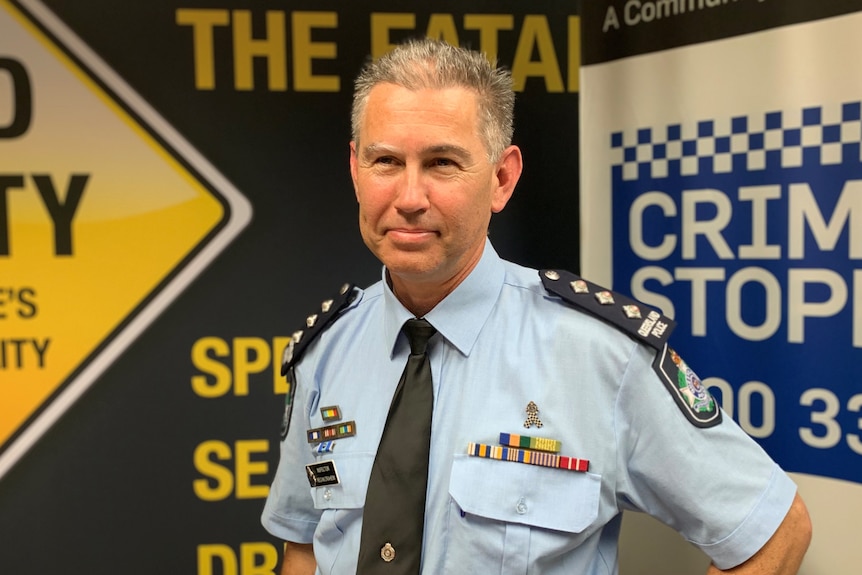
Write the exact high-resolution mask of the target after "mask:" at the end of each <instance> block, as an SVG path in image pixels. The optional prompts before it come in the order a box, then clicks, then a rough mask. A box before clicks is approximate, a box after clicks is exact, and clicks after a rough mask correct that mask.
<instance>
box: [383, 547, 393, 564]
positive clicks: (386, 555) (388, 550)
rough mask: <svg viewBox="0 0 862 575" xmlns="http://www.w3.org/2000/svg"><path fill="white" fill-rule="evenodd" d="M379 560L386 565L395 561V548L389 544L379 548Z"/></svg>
mask: <svg viewBox="0 0 862 575" xmlns="http://www.w3.org/2000/svg"><path fill="white" fill-rule="evenodd" d="M380 558H381V559H383V560H384V561H386V562H387V563H390V562H392V560H393V559H395V547H393V546H392V544H391V543H387V544H386V545H384V546H383V547H381V548H380Z"/></svg>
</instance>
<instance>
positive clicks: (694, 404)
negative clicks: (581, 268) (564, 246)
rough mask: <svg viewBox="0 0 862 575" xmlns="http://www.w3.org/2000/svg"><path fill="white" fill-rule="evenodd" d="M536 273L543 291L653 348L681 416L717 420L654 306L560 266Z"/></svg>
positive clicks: (707, 423) (706, 422) (670, 324)
mask: <svg viewBox="0 0 862 575" xmlns="http://www.w3.org/2000/svg"><path fill="white" fill-rule="evenodd" d="M539 276H540V277H541V278H542V284H543V285H544V286H545V289H547V290H548V291H549V292H551V293H553V294H555V295H558V296H560V297H561V298H562V299H563V300H564V301H566V302H568V303H569V304H571V305H572V306H574V307H576V308H578V309H580V310H582V311H584V312H586V313H589V314H590V315H593V316H595V317H598V318H599V319H601V320H603V321H605V322H606V323H609V324H610V325H612V326H614V327H616V328H618V329H620V330H621V331H623V332H624V333H627V334H628V335H630V336H631V337H633V338H635V339H636V340H638V341H641V342H643V343H645V344H647V345H649V346H650V347H652V348H654V349H656V350H657V351H658V353H657V354H656V357H655V360H654V361H653V364H652V368H653V371H654V372H655V373H656V375H658V376H659V379H660V380H661V381H662V383H664V385H665V387H666V388H667V390H668V391H669V392H670V394H671V396H672V397H673V399H674V401H675V403H676V404H677V407H679V409H680V410H681V411H682V413H683V415H685V417H686V419H688V421H689V422H690V423H691V424H692V425H695V426H697V427H701V428H706V427H712V426H714V425H718V424H719V423H721V410H720V409H718V405H717V404H716V402H715V399H713V398H712V396H711V395H710V394H709V391H708V390H707V389H706V387H705V386H704V385H703V383H702V382H701V381H700V378H698V377H697V375H696V374H695V373H694V372H693V371H692V370H691V368H690V367H688V365H686V363H685V362H684V361H683V360H682V358H680V357H679V355H678V354H677V353H676V352H675V351H674V350H673V349H671V348H670V347H669V346H668V345H667V342H668V339H669V338H670V334H671V332H672V331H673V329H674V328H675V327H676V322H675V321H674V320H672V319H670V318H669V317H666V316H664V315H662V313H661V312H659V311H658V310H656V309H652V308H650V307H647V306H645V305H644V304H642V303H640V302H638V301H636V300H633V299H631V298H629V297H626V296H624V295H622V294H618V293H615V292H612V291H610V290H608V289H605V288H603V287H601V286H598V285H596V284H594V283H591V282H588V281H587V280H585V279H583V278H581V277H580V276H577V275H575V274H573V273H571V272H567V271H563V270H541V271H540V272H539Z"/></svg>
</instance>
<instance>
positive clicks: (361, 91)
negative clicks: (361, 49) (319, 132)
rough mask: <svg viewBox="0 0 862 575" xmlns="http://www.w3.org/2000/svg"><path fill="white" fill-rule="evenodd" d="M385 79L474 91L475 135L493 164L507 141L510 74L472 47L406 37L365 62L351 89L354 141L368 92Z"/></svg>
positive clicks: (510, 120)
mask: <svg viewBox="0 0 862 575" xmlns="http://www.w3.org/2000/svg"><path fill="white" fill-rule="evenodd" d="M381 83H389V84H395V85H397V86H401V87H404V88H407V89H408V90H420V89H423V88H431V89H443V88H453V87H461V88H466V89H468V90H472V91H473V92H475V93H476V95H477V101H478V106H479V110H478V111H479V137H480V138H481V139H482V141H483V142H484V144H485V148H486V150H487V153H488V158H489V159H490V160H491V161H492V162H496V161H497V160H498V159H499V158H500V156H501V155H502V154H503V151H504V150H505V149H506V148H507V147H508V146H509V145H510V144H511V143H512V133H513V130H514V127H513V124H514V114H515V92H514V91H513V90H512V74H511V73H510V72H509V71H508V70H505V69H503V68H499V67H497V64H496V62H490V61H489V60H488V58H487V57H486V56H485V55H484V54H482V53H479V52H476V51H474V50H467V49H464V48H458V47H456V46H452V45H451V44H447V43H445V42H443V41H441V40H434V39H431V38H422V39H412V40H408V41H407V42H405V43H403V44H399V45H398V46H396V47H395V48H394V49H393V50H392V51H391V52H389V53H387V54H386V55H384V56H382V57H380V58H379V59H377V60H375V61H372V62H369V63H368V64H366V65H365V67H364V68H363V69H362V72H360V74H359V76H358V77H357V78H356V83H355V89H354V91H353V110H352V113H351V130H352V136H353V141H355V142H358V141H359V127H360V125H361V124H362V120H363V117H364V115H365V107H366V105H367V103H368V95H369V94H370V93H371V90H372V88H374V86H376V85H377V84H381Z"/></svg>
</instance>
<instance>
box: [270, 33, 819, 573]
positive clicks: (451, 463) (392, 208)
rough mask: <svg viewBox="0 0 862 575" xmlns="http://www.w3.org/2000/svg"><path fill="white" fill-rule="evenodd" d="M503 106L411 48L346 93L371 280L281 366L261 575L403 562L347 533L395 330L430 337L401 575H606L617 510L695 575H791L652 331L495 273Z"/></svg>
mask: <svg viewBox="0 0 862 575" xmlns="http://www.w3.org/2000/svg"><path fill="white" fill-rule="evenodd" d="M513 104H514V95H513V93H512V89H511V79H510V77H509V75H508V74H507V73H506V72H505V71H503V70H499V69H495V68H494V67H493V66H491V65H490V64H489V63H488V62H487V60H485V58H484V56H482V55H480V54H477V53H475V52H471V51H466V50H461V49H458V48H454V47H451V46H448V45H446V44H443V43H441V42H437V41H432V40H422V41H412V42H408V43H406V44H404V45H401V46H399V47H398V48H396V49H395V50H394V51H393V52H392V53H390V54H389V55H387V56H385V57H383V58H381V59H379V60H378V61H377V62H375V63H372V64H370V65H369V66H367V67H366V69H365V70H364V71H363V72H362V74H361V75H360V77H359V78H358V80H357V82H356V92H355V95H354V106H353V117H352V120H353V141H352V142H351V145H350V171H351V175H352V177H353V183H354V188H355V192H356V199H357V201H358V203H359V224H360V230H361V233H362V237H363V239H364V241H365V243H366V244H367V246H368V247H369V249H370V250H371V251H372V252H373V253H374V254H375V255H376V256H377V257H378V258H379V259H380V260H381V261H382V262H383V264H384V270H383V277H382V280H381V281H380V282H378V283H377V284H375V285H373V286H371V287H370V288H368V289H367V290H364V291H363V290H358V289H345V290H343V293H342V295H341V296H340V297H339V298H336V300H335V301H334V302H327V303H326V304H325V305H324V306H323V308H322V310H321V312H320V313H318V314H314V316H312V317H309V320H308V323H307V325H308V326H310V328H309V329H307V330H305V331H303V332H301V333H298V334H296V335H295V337H294V341H295V346H293V347H291V349H290V350H289V352H288V356H287V358H286V368H288V369H290V372H291V375H290V380H291V382H292V384H291V388H292V396H293V397H292V400H291V399H290V398H289V399H288V407H289V408H292V415H291V409H288V410H287V411H286V415H285V424H286V428H285V435H284V438H283V441H282V451H281V462H280V464H279V467H278V471H277V476H276V478H275V481H274V483H273V486H272V490H271V492H270V496H269V499H268V501H267V505H266V508H265V510H264V514H263V523H264V525H265V527H266V528H267V529H268V530H269V531H270V532H271V533H273V534H274V535H276V536H277V537H280V538H282V539H284V540H285V541H288V543H286V546H285V557H284V564H283V568H282V573H283V574H311V573H314V572H315V569H316V570H317V571H316V572H317V573H322V574H329V573H334V574H339V575H343V574H349V573H355V572H357V565H358V563H359V572H360V573H369V572H374V573H394V572H397V571H393V570H391V569H395V568H396V567H395V566H398V565H399V564H403V561H406V559H403V558H404V557H405V556H407V555H409V554H410V553H411V552H412V551H413V550H412V549H409V548H408V549H405V547H409V546H408V545H407V544H401V543H398V544H394V545H393V544H390V541H389V540H388V539H387V540H386V542H385V545H381V541H383V540H379V539H378V540H374V539H373V538H372V537H371V536H368V538H367V539H366V534H365V533H364V531H365V528H366V527H367V528H368V529H369V530H370V529H372V528H371V527H370V525H372V524H375V523H376V522H377V521H378V519H379V518H378V516H377V515H378V514H380V513H379V512H377V511H375V512H374V513H371V512H369V513H367V514H366V513H364V511H365V510H367V509H368V508H369V507H371V506H372V505H374V506H379V505H380V501H379V499H380V497H379V496H378V495H372V490H371V486H372V485H375V484H376V482H377V481H378V478H377V475H376V474H377V471H376V469H377V462H376V460H377V459H379V458H380V457H381V456H380V454H379V452H378V446H379V445H381V451H382V449H383V447H382V443H381V437H386V433H385V432H386V431H387V427H388V426H389V425H390V424H387V418H392V417H393V415H392V413H390V406H391V410H392V412H393V413H394V410H395V409H396V407H395V404H396V403H397V401H393V394H396V397H397V394H398V393H402V392H401V391H399V390H401V389H402V388H401V385H400V384H398V382H399V374H400V373H401V369H402V367H403V366H404V364H405V360H407V358H408V355H410V353H411V352H410V349H409V347H408V345H407V337H406V336H405V334H404V333H403V332H401V329H402V325H403V324H405V322H406V321H407V320H410V319H411V318H424V319H425V320H427V321H428V322H429V323H430V324H431V326H433V328H435V329H436V334H435V335H434V336H432V337H431V339H430V342H429V343H428V352H427V357H428V358H430V367H431V370H430V371H431V374H432V376H431V379H432V380H433V384H432V385H433V390H434V393H433V420H432V423H431V426H430V427H431V430H430V453H429V454H428V455H427V460H428V471H427V487H426V488H424V489H422V496H423V497H424V518H423V517H422V511H421V510H420V511H419V512H418V513H416V514H414V513H412V512H410V513H408V512H401V517H400V519H401V520H403V521H404V522H405V523H404V524H405V525H408V524H410V523H411V522H412V523H418V524H419V525H418V528H419V529H420V533H424V535H422V536H421V538H420V543H419V545H418V547H420V548H421V549H419V550H417V555H418V553H420V552H421V573H423V574H438V573H439V574H443V573H445V574H461V573H477V574H479V573H481V574H482V575H486V574H489V573H538V574H548V575H551V574H554V575H555V574H572V575H575V574H576V575H592V574H613V573H616V572H617V536H618V533H619V528H620V521H621V511H622V510H626V509H629V510H639V511H643V512H646V513H649V514H651V515H653V516H654V517H657V518H658V519H660V520H661V521H663V522H665V523H667V524H668V525H670V526H672V527H673V528H675V529H676V530H677V531H679V532H680V533H682V535H683V536H684V537H686V538H687V539H688V540H689V541H691V542H692V543H693V544H694V545H696V546H698V547H699V548H700V549H702V550H703V551H704V552H706V553H707V554H708V555H709V556H710V557H711V558H712V560H713V565H712V566H711V567H710V569H709V573H710V574H718V573H723V572H728V573H735V574H791V573H796V571H797V569H798V567H799V564H800V562H801V560H802V556H803V554H804V553H805V550H806V548H807V545H808V541H809V539H810V522H809V519H808V515H807V512H806V510H805V506H804V504H803V503H802V501H801V499H800V498H799V497H798V495H796V488H795V486H794V485H793V483H792V482H791V481H790V479H789V478H788V477H787V476H786V475H785V474H784V472H783V471H781V470H780V469H779V468H778V466H777V465H776V464H775V463H774V462H772V461H771V460H770V459H769V457H768V456H767V455H766V454H765V453H763V451H762V450H761V449H760V448H759V447H758V446H757V445H756V444H755V443H754V442H753V441H751V440H750V438H748V436H747V435H745V434H744V433H743V432H742V431H741V430H740V429H739V428H738V427H737V426H736V425H735V424H734V423H733V422H732V421H730V420H729V419H728V418H723V419H722V418H721V414H720V410H718V408H717V407H716V405H715V402H714V401H712V398H710V397H709V395H708V393H706V392H705V390H704V389H703V386H702V385H700V382H699V380H698V379H697V377H696V376H695V375H694V374H693V372H691V370H690V369H689V368H688V367H687V366H686V365H685V363H684V362H683V361H682V360H681V359H680V358H679V357H678V356H677V355H676V354H675V353H673V351H672V350H670V349H669V348H668V347H667V346H666V337H667V336H668V335H669V332H670V330H671V329H672V322H671V320H668V319H667V318H663V317H662V316H660V314H658V313H657V312H650V310H647V309H645V308H644V307H643V306H637V304H635V303H634V302H631V301H628V300H625V301H623V300H624V298H622V296H619V295H618V294H612V293H610V292H607V291H604V290H601V289H600V288H597V287H596V286H594V285H593V284H590V283H589V282H586V281H584V280H581V279H580V278H576V277H573V276H570V275H569V274H566V273H565V272H559V271H548V272H543V273H542V274H541V275H540V274H539V273H537V272H536V271H535V270H529V269H525V268H522V267H519V266H516V265H514V264H511V263H509V262H505V261H503V260H501V259H500V258H499V257H498V256H497V254H496V253H495V251H494V249H493V247H492V246H491V244H490V242H489V241H488V239H487V231H488V225H489V222H490V218H491V214H492V213H496V212H499V211H500V210H502V209H503V208H504V207H505V205H506V203H507V201H508V200H509V198H510V197H511V195H512V193H513V191H514V188H515V184H516V183H517V181H518V178H519V176H520V174H521V169H522V159H521V153H520V151H519V149H518V148H517V147H516V146H513V145H511V136H512V110H513ZM623 304H624V305H623ZM615 314H617V315H615ZM623 318H625V319H623ZM626 322H629V323H626ZM632 322H633V323H632ZM632 326H634V327H632ZM411 345H412V344H411ZM417 353H421V352H417ZM415 355H416V354H415V353H414V356H415ZM411 357H413V356H411ZM677 382H682V383H679V384H678V383H677ZM396 384H398V385H397V386H396ZM405 389H406V386H405ZM291 420H292V421H291ZM333 421H334V422H335V423H332V422H333ZM344 430H346V433H345V434H343V435H341V434H342V431H344ZM393 433H397V432H393ZM326 434H330V435H328V436H327V435H326ZM326 437H337V439H335V440H334V441H332V440H329V439H326ZM513 441H514V443H513ZM504 448H505V449H506V451H503V449H504ZM410 455H412V449H404V450H403V451H402V453H401V454H400V455H399V456H396V459H398V458H399V457H401V456H403V457H404V458H405V459H406V458H408V457H409V456H410ZM507 459H508V460H507ZM528 461H529V462H530V463H532V465H528V464H526V463H527V462H528ZM536 463H538V465H537V464H536ZM423 479H424V478H423ZM309 483H310V484H311V485H312V487H311V488H309V485H308V484H309ZM375 489H376V488H375ZM405 490H406V488H405ZM396 491H399V492H400V488H399V489H395V490H391V491H390V493H391V494H392V495H393V497H394V496H396V495H399V496H400V493H396ZM366 493H367V494H368V496H367V497H366ZM378 508H379V507H375V509H378ZM383 508H384V509H385V502H384V506H383ZM394 511H395V515H396V518H398V514H399V512H400V511H401V510H400V509H395V510H394ZM411 529H412V527H411ZM422 529H424V532H423V531H421V530H422ZM312 543H313V545H312ZM375 561H376V562H377V563H375ZM363 562H368V565H370V567H363V565H362V564H363ZM722 569H724V570H725V571H722ZM412 572H414V573H419V572H420V570H419V568H418V567H416V568H414V570H413V571H412Z"/></svg>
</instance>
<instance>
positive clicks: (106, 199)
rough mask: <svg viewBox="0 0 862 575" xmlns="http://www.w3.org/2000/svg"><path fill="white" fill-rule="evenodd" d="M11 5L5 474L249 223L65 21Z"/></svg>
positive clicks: (1, 47) (3, 75)
mask: <svg viewBox="0 0 862 575" xmlns="http://www.w3.org/2000/svg"><path fill="white" fill-rule="evenodd" d="M17 5H18V7H16V6H15V5H13V4H12V3H11V2H8V1H7V0H0V476H2V475H3V474H5V473H6V472H7V471H8V470H9V468H10V467H11V466H12V465H14V463H15V462H16V461H18V460H19V459H20V457H21V455H23V454H24V453H25V452H26V450H27V449H29V448H30V447H31V446H32V445H33V444H34V443H35V442H36V441H37V440H38V439H39V437H40V436H41V435H42V434H43V433H44V432H45V430H47V429H48V427H49V426H50V425H51V424H53V423H54V422H55V421H56V420H57V419H58V418H59V417H60V416H61V415H62V414H63V413H64V412H65V411H66V410H67V409H68V408H69V406H70V405H71V404H72V403H73V402H74V401H75V400H76V399H77V398H78V397H80V395H81V394H82V393H83V392H84V391H85V390H86V389H87V388H88V387H89V386H90V385H92V384H93V382H94V381H95V380H96V379H97V378H98V377H99V375H100V374H101V373H102V372H103V371H104V370H105V369H106V368H107V367H108V366H109V365H110V364H111V363H112V362H113V361H114V360H115V359H116V358H117V357H118V356H119V355H120V354H121V353H122V352H123V351H124V350H125V349H126V348H127V347H128V346H129V345H130V344H131V343H132V342H133V341H134V340H135V338H136V337H137V336H138V335H139V334H141V333H142V332H143V331H144V330H145V329H146V328H147V326H148V325H149V324H150V323H151V322H152V321H153V320H154V319H155V318H156V317H157V316H158V315H159V314H160V313H161V312H162V311H163V310H164V309H165V307H166V306H167V305H168V304H170V302H171V301H172V300H173V299H174V298H176V297H177V295H178V294H179V292H180V291H182V290H183V289H184V288H185V287H186V286H187V285H188V284H189V283H190V282H191V281H192V280H193V279H194V278H195V277H196V276H197V275H198V274H199V273H200V272H201V271H202V270H203V269H204V268H205V267H206V266H207V265H208V264H209V263H210V262H212V260H213V259H214V258H215V257H216V256H217V255H218V254H219V253H220V252H221V251H222V250H223V249H224V248H225V247H226V246H227V245H228V244H229V243H230V242H231V241H232V240H233V238H234V237H236V235H237V234H238V233H239V232H240V231H241V230H242V229H243V228H244V227H245V226H246V225H247V224H248V222H249V221H250V219H251V207H250V204H249V203H248V201H247V200H246V199H245V198H244V197H243V196H242V195H241V194H240V193H239V192H238V191H237V190H236V189H235V188H234V187H233V186H232V185H231V184H230V183H229V182H228V181H227V180H225V178H224V177H223V176H221V175H220V174H219V173H218V172H217V171H216V170H215V169H214V168H213V167H212V166H211V165H210V164H208V163H207V162H206V161H205V160H204V158H203V157H202V156H200V155H199V154H198V153H197V152H196V151H195V150H194V149H193V148H192V147H191V146H190V145H189V144H188V143H187V142H186V141H185V140H184V139H183V138H182V137H181V136H180V135H179V134H178V133H176V132H175V131H174V130H173V129H172V128H171V127H170V126H169V125H168V124H167V123H166V122H165V121H164V120H163V119H162V118H161V117H160V116H159V115H158V114H157V113H156V112H155V111H154V110H153V109H152V108H151V107H150V106H149V105H147V103H146V102H145V101H144V100H142V99H141V98H140V97H139V96H138V95H136V94H135V93H134V92H133V91H132V90H131V89H130V88H129V86H128V85H127V84H125V83H124V82H123V81H122V79H121V78H120V77H119V76H117V75H116V74H115V73H114V72H113V71H112V70H111V69H110V68H108V67H107V66H106V65H105V63H104V62H103V61H102V60H101V59H100V58H99V57H98V56H97V55H96V54H95V53H93V52H92V51H91V50H90V49H89V48H88V47H87V46H86V45H85V44H84V43H83V42H81V40H80V39H78V38H77V37H75V35H74V34H73V33H72V32H71V31H70V30H69V29H68V28H67V27H66V26H65V25H64V24H63V23H62V22H61V21H60V20H58V19H57V18H56V17H55V16H54V15H53V14H52V13H50V12H49V11H48V10H47V9H45V8H44V6H42V5H41V4H39V3H38V2H35V1H22V2H18V3H17Z"/></svg>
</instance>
